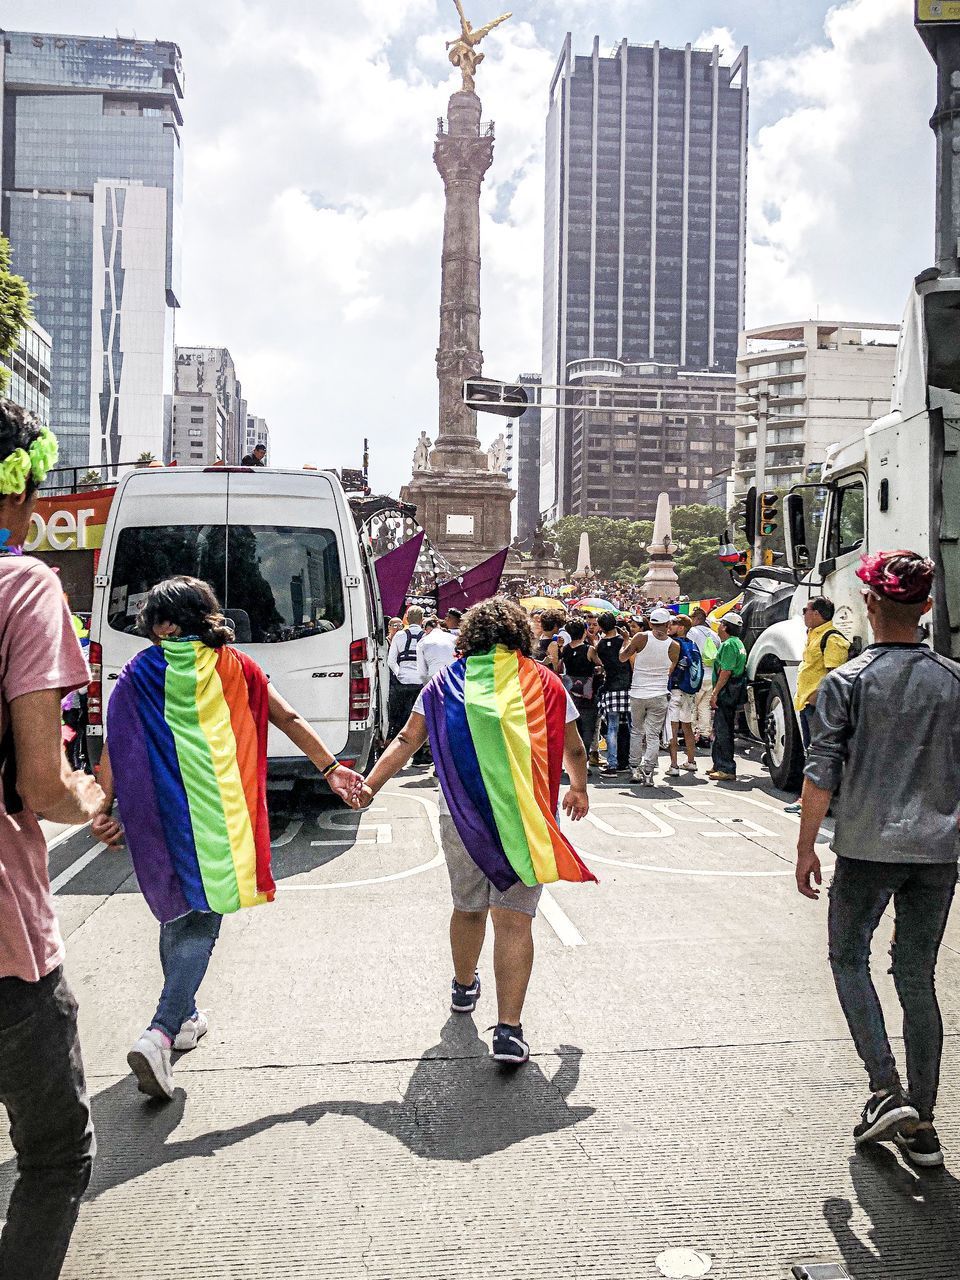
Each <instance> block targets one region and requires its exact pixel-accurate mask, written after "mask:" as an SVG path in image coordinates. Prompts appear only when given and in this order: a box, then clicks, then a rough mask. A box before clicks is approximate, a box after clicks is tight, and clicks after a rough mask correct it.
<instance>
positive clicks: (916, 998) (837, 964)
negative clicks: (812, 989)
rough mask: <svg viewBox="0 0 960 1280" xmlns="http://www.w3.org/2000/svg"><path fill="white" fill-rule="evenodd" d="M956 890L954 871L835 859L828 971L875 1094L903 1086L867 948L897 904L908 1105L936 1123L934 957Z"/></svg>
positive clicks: (938, 1032)
mask: <svg viewBox="0 0 960 1280" xmlns="http://www.w3.org/2000/svg"><path fill="white" fill-rule="evenodd" d="M956 887H957V865H956V863H953V862H950V863H934V864H920V865H918V864H916V863H908V862H863V861H861V860H860V859H858V858H844V857H838V858H837V867H836V870H835V871H834V873H833V884H832V885H831V887H830V911H829V916H828V921H829V922H828V931H829V939H830V966H831V968H832V969H833V977H834V981H835V982H836V984H837V995H838V996H839V997H840V1004H841V1007H842V1008H843V1012H844V1016H845V1017H846V1019H847V1026H848V1027H849V1028H850V1034H851V1035H852V1036H853V1042H854V1044H855V1045H856V1047H857V1053H859V1055H860V1057H861V1059H862V1061H863V1065H864V1066H865V1067H866V1068H867V1071H868V1073H869V1075H870V1088H871V1089H872V1090H873V1091H874V1092H877V1090H879V1089H889V1088H893V1087H896V1086H898V1085H899V1084H900V1076H899V1074H898V1072H897V1066H896V1063H895V1062H894V1058H893V1053H892V1051H891V1049H890V1041H889V1040H888V1038H887V1029H886V1026H885V1025H884V1021H883V1010H882V1009H881V1008H880V1001H879V999H878V998H877V992H876V988H875V987H874V985H873V980H872V979H871V977H870V943H871V940H872V939H873V935H874V933H875V931H876V928H877V925H878V924H879V923H880V918H881V916H882V915H883V913H884V911H886V909H887V906H888V904H889V902H890V899H891V898H892V899H893V906H894V911H895V913H896V925H895V929H894V939H893V946H892V947H891V948H890V957H891V960H892V962H893V963H892V965H891V969H890V972H891V973H892V974H893V980H894V982H895V984H896V987H897V995H898V996H899V997H900V1003H901V1005H902V1006H903V1037H904V1040H905V1042H906V1056H907V1079H908V1081H909V1089H910V1098H911V1101H912V1102H913V1104H914V1106H915V1107H916V1108H917V1110H918V1111H919V1113H920V1119H921V1120H932V1119H933V1109H934V1107H935V1105H936V1101H937V1086H938V1084H939V1082H940V1058H941V1056H942V1054H943V1022H942V1020H941V1017H940V1006H939V1005H938V1004H937V993H936V988H935V985H934V970H935V969H936V965H937V953H938V951H939V950H940V943H941V942H942V941H943V932H944V930H945V929H946V927H947V917H948V915H949V914H950V904H951V902H952V901H953V895H954V892H955V890H956Z"/></svg>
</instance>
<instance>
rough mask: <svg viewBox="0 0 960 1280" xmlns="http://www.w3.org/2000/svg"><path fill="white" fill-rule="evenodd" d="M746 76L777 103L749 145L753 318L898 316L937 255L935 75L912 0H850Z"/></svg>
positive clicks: (758, 93) (758, 97) (765, 104)
mask: <svg viewBox="0 0 960 1280" xmlns="http://www.w3.org/2000/svg"><path fill="white" fill-rule="evenodd" d="M753 85H754V90H753V91H754V98H755V102H759V104H760V106H761V108H763V109H766V110H767V111H769V109H770V107H771V105H772V104H776V105H777V106H779V108H780V114H779V118H778V119H775V120H774V122H773V123H771V124H768V125H766V126H764V127H763V128H761V129H760V131H759V133H758V135H757V136H756V138H755V139H754V140H753V145H752V148H751V153H750V170H749V180H750V252H749V257H748V276H747V301H748V323H750V324H762V323H766V322H767V321H770V320H778V319H785V318H796V317H812V316H814V315H816V314H817V312H818V309H819V313H820V314H821V315H822V316H824V318H830V319H852V320H857V319H862V320H878V321H884V320H895V319H899V313H900V306H901V304H902V302H903V301H904V300H905V298H906V293H907V289H908V287H909V282H910V279H911V278H912V276H913V275H914V274H916V272H917V271H919V270H921V269H922V268H923V267H924V266H926V265H929V263H930V262H931V261H932V258H933V247H932V239H933V212H932V200H933V174H934V157H933V139H932V135H931V133H930V131H929V129H928V128H927V118H928V116H929V115H930V111H931V108H932V105H933V102H934V95H935V76H934V70H933V64H932V63H931V61H930V59H929V57H928V55H927V54H926V52H925V51H924V49H923V47H922V45H921V43H920V41H919V40H918V39H917V37H916V35H915V34H914V32H913V30H912V27H911V21H910V14H909V12H908V6H906V5H904V4H903V3H902V0H847V3H845V4H841V5H838V6H837V7H835V8H833V9H831V10H830V11H829V13H828V15H827V18H826V22H825V40H824V41H823V42H822V43H819V44H816V45H814V46H811V47H809V48H806V49H804V50H803V51H801V52H799V53H797V54H793V55H791V56H784V57H780V58H770V59H767V60H766V61H764V62H761V63H759V64H758V65H757V66H756V67H755V70H754V75H753Z"/></svg>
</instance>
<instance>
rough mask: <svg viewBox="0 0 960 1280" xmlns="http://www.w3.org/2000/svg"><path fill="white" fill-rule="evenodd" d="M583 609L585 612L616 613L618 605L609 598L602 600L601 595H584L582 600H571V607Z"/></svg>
mask: <svg viewBox="0 0 960 1280" xmlns="http://www.w3.org/2000/svg"><path fill="white" fill-rule="evenodd" d="M574 603H575V605H576V608H578V609H582V610H583V611H584V613H616V612H617V606H616V605H615V604H611V603H610V601H609V600H601V599H600V597H599V596H584V598H583V599H582V600H577V601H576V602H573V601H571V607H573V605H574Z"/></svg>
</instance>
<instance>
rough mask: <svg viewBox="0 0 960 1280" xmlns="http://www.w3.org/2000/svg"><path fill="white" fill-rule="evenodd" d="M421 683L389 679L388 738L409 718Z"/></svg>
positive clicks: (393, 736) (419, 691) (396, 732)
mask: <svg viewBox="0 0 960 1280" xmlns="http://www.w3.org/2000/svg"><path fill="white" fill-rule="evenodd" d="M422 689H423V685H422V684H401V683H400V681H399V680H397V679H395V678H394V679H392V680H391V681H390V696H389V698H388V700H387V711H388V712H389V716H390V727H389V728H388V730H387V737H388V738H395V737H396V736H397V734H398V733H399V732H400V730H401V729H402V728H403V726H404V725H405V724H406V723H407V721H408V720H409V719H410V712H411V711H412V710H413V704H414V703H415V702H416V700H417V698H419V696H420V693H421V690H422Z"/></svg>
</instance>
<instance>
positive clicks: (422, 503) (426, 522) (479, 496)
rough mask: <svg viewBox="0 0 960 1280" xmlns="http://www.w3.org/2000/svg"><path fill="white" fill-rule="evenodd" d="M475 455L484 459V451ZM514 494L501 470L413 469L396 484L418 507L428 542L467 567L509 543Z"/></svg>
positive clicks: (403, 497) (403, 496)
mask: <svg viewBox="0 0 960 1280" xmlns="http://www.w3.org/2000/svg"><path fill="white" fill-rule="evenodd" d="M436 454H437V450H434V454H433V457H436ZM479 457H480V458H481V459H482V460H483V461H484V462H486V455H485V454H479ZM431 461H432V458H431ZM513 496H514V491H513V489H511V487H510V481H509V480H508V479H507V477H506V476H505V475H504V474H503V473H502V472H494V471H481V470H479V469H478V470H476V471H468V470H461V469H459V468H457V469H454V468H452V467H451V468H449V469H446V468H444V469H443V470H438V469H431V470H430V471H415V472H414V473H413V477H412V479H411V481H410V483H409V484H407V485H404V487H403V488H402V489H401V490H400V499H401V501H403V502H412V503H413V505H414V506H415V507H416V508H417V519H418V520H419V521H420V523H421V525H422V526H423V527H424V529H426V531H427V533H428V534H429V536H430V541H431V543H432V544H433V546H434V547H435V548H436V549H437V551H439V552H440V554H441V555H442V556H443V557H444V558H445V559H446V560H449V561H450V563H451V564H452V565H454V566H455V567H456V568H457V569H472V568H473V566H474V565H476V564H479V563H480V562H481V560H486V559H487V558H488V557H489V556H492V555H493V554H494V553H495V552H497V551H501V550H502V549H503V548H504V547H508V546H509V545H510V504H511V502H512V501H513Z"/></svg>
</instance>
